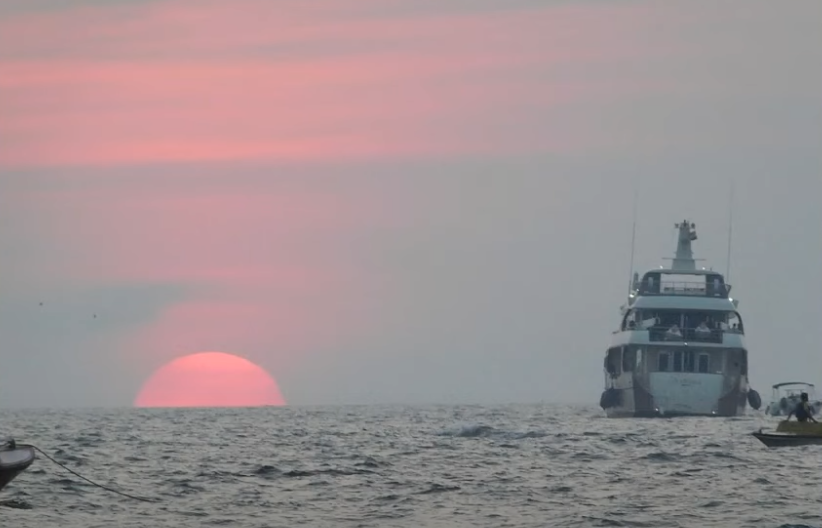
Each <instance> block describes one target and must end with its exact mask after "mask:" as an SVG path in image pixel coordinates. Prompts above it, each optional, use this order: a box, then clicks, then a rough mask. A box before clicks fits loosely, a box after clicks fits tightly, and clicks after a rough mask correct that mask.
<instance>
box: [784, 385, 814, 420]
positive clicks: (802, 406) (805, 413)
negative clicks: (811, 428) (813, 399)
mask: <svg viewBox="0 0 822 528" xmlns="http://www.w3.org/2000/svg"><path fill="white" fill-rule="evenodd" d="M812 415H813V410H811V406H810V404H808V393H807V392H803V393H802V394H800V395H799V403H797V404H796V407H794V408H793V410H792V411H791V412H790V414H788V417H787V418H785V420H790V419H791V416H796V420H797V421H798V422H807V421H808V420H810V421H812V422H814V423H816V420H815V419H814V417H813V416H812Z"/></svg>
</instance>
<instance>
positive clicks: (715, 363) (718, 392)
mask: <svg viewBox="0 0 822 528" xmlns="http://www.w3.org/2000/svg"><path fill="white" fill-rule="evenodd" d="M675 226H676V228H677V229H678V242H677V248H676V253H675V256H674V258H673V259H672V260H673V262H672V264H671V266H670V267H669V268H664V267H662V266H660V268H659V269H654V270H650V271H647V272H646V273H645V274H644V275H643V276H642V279H641V280H640V278H639V274H638V273H634V274H633V281H632V286H631V290H630V293H629V297H628V303H627V304H626V305H624V306H622V308H621V313H622V320H621V323H620V327H619V329H618V330H616V331H614V332H613V335H612V338H611V346H610V348H609V349H608V351H607V353H606V355H605V365H604V367H605V391H604V392H603V393H602V396H601V398H600V406H601V407H602V408H603V409H604V410H605V413H606V415H607V416H608V417H662V416H665V417H670V416H738V415H740V414H743V413H744V412H745V407H746V404H749V405H750V406H751V407H752V408H754V409H759V407H760V406H761V403H762V401H761V398H760V396H759V394H758V393H757V392H756V391H755V390H753V389H752V388H750V386H749V382H748V350H747V346H746V343H745V328H744V325H743V323H742V317H741V316H740V314H739V312H738V311H737V306H738V301H737V300H736V299H732V298H731V297H730V291H731V285H730V284H727V283H726V282H725V277H724V276H723V275H722V274H721V273H717V272H715V271H713V270H710V269H708V270H706V269H705V268H702V269H697V268H696V259H694V257H693V251H692V249H691V243H692V242H693V241H695V240H696V239H697V235H696V230H695V228H696V226H695V225H694V224H692V223H690V222H688V221H687V220H685V221H683V222H681V223H677V224H675Z"/></svg>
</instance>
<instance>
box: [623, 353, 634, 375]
mask: <svg viewBox="0 0 822 528" xmlns="http://www.w3.org/2000/svg"><path fill="white" fill-rule="evenodd" d="M635 362H636V350H634V349H632V348H629V347H624V348H623V349H622V372H631V371H633V370H634V363H635Z"/></svg>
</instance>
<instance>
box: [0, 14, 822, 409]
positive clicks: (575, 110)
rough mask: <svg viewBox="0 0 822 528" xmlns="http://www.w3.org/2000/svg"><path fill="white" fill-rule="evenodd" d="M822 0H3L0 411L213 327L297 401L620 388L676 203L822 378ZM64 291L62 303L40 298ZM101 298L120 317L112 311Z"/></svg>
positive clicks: (777, 361)
mask: <svg viewBox="0 0 822 528" xmlns="http://www.w3.org/2000/svg"><path fill="white" fill-rule="evenodd" d="M819 20H822V2H819V1H818V0H791V1H788V2H772V1H766V0H725V1H724V2H715V1H708V0H678V1H674V0H670V1H666V2H655V1H651V0H646V1H617V0H614V1H608V2H605V1H595V0H580V1H576V2H574V1H559V0H554V1H551V0H546V1H540V2H537V1H534V0H516V1H514V0H505V1H491V0H451V1H448V2H444V1H442V0H436V1H435V0H379V1H378V0H334V1H330V0H328V1H323V2H319V1H318V2H307V1H305V0H283V1H280V2H273V1H268V0H231V1H228V0H224V1H216V0H202V1H200V0H198V1H194V0H153V1H138V0H124V1H117V2H103V1H78V2H67V1H58V0H36V1H35V0H12V1H8V0H5V1H4V2H3V3H2V4H0V273H2V275H0V277H1V278H2V280H0V359H2V369H0V406H6V407H29V406H112V405H118V406H119V405H130V404H131V403H132V401H133V400H134V398H135V396H136V395H137V393H138V391H139V389H140V387H141V385H142V384H143V383H144V382H145V381H146V379H147V378H148V377H149V376H150V375H151V373H152V372H154V371H155V370H156V369H158V368H159V367H161V366H162V365H164V364H166V363H168V362H169V361H171V360H173V359H174V358H177V357H179V356H182V355H185V354H190V353H194V352H199V351H208V350H219V351H223V352H228V353H233V354H237V355H240V356H242V357H245V358H247V359H249V360H250V361H253V362H254V363H256V364H258V365H260V366H261V367H263V368H264V369H266V370H267V371H268V372H270V373H271V374H272V375H273V376H274V377H275V378H276V379H277V381H278V384H279V386H280V388H281V390H282V392H283V394H284V396H285V398H286V399H287V400H288V402H289V403H290V404H294V405H299V404H323V403H385V402H396V403H423V402H436V403H494V402H528V401H573V402H590V403H591V404H596V403H597V402H598V398H599V394H600V392H601V390H602V384H603V373H602V361H603V355H604V352H605V350H606V348H607V346H608V342H609V339H610V336H611V331H612V330H613V329H614V328H615V327H616V325H617V323H618V319H619V315H618V307H619V306H620V305H621V304H622V303H623V302H624V301H625V296H626V293H627V282H628V276H629V270H628V267H629V260H630V241H631V216H632V197H633V193H634V190H635V189H638V196H639V204H638V227H637V237H636V255H635V264H636V266H635V267H636V269H637V270H638V271H642V270H644V269H646V268H649V267H654V266H657V265H658V264H661V263H663V261H662V258H663V257H670V256H672V253H673V250H674V247H675V238H674V237H675V234H674V223H675V222H676V221H679V220H682V219H683V218H686V217H687V218H688V219H690V220H692V221H694V222H695V223H696V225H697V231H698V233H699V240H698V241H697V242H696V244H695V248H694V249H695V252H696V253H697V255H696V256H697V257H700V258H705V259H707V263H706V264H707V265H712V266H714V267H715V268H716V269H720V270H722V271H723V272H724V270H725V267H726V251H727V226H728V199H729V196H728V194H729V193H728V190H729V186H730V182H731V181H733V182H734V184H735V197H734V203H735V206H734V226H733V247H732V249H733V256H732V263H731V264H732V268H731V275H730V280H729V282H730V283H732V284H733V287H734V294H735V296H736V297H738V298H739V299H740V306H739V308H740V311H741V313H742V316H743V318H744V320H745V326H746V331H747V335H748V344H749V349H750V352H749V353H750V372H751V376H752V384H753V386H754V388H757V389H758V390H759V391H760V392H761V393H762V394H763V396H766V395H769V394H770V389H769V385H771V384H773V383H776V382H778V381H784V380H787V379H792V378H800V379H802V380H805V381H810V382H816V383H822V359H820V357H822V356H821V355H820V352H822V345H820V343H822V325H821V324H820V321H822V281H820V280H819V277H820V273H822V236H820V226H822V207H820V200H822V148H820V147H822V144H821V143H820V141H821V140H822V97H821V96H820V94H822V33H820V32H819V31H818V23H819ZM41 302H42V303H43V304H42V306H41V305H40V303H41ZM95 315H96V317H95Z"/></svg>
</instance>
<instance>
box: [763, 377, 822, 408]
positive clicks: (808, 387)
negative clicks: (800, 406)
mask: <svg viewBox="0 0 822 528" xmlns="http://www.w3.org/2000/svg"><path fill="white" fill-rule="evenodd" d="M772 389H773V395H772V396H771V403H769V404H768V407H767V408H766V409H765V413H766V414H769V415H771V416H787V415H788V414H790V412H791V411H792V410H793V409H794V408H795V407H796V404H797V403H799V398H800V395H801V394H802V393H803V392H804V393H806V394H807V395H808V400H809V402H808V403H810V405H811V409H812V410H813V414H814V415H818V414H819V412H820V411H822V401H819V400H818V399H817V397H816V388H815V387H814V385H813V383H806V382H804V381H786V382H783V383H777V384H776V385H774V386H773V387H772Z"/></svg>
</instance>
